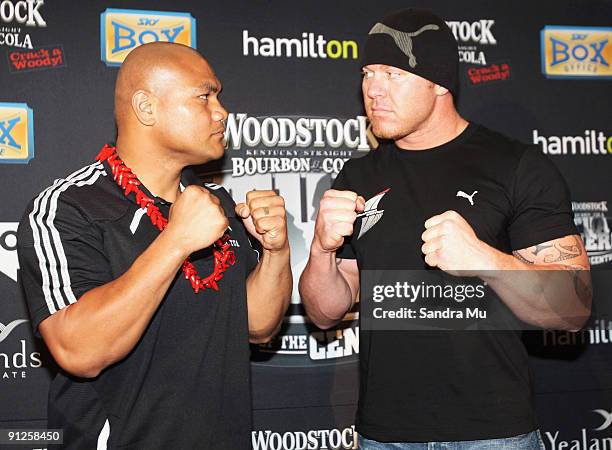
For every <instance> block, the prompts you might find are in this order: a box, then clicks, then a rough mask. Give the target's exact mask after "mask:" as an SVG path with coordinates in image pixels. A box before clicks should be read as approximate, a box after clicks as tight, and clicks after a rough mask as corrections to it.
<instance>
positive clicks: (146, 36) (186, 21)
mask: <svg viewBox="0 0 612 450" xmlns="http://www.w3.org/2000/svg"><path fill="white" fill-rule="evenodd" d="M159 41H162V42H176V43H178V44H183V45H187V46H189V47H192V48H196V23H195V19H194V18H193V16H191V14H189V13H179V12H162V11H141V10H132V9H111V8H108V9H107V10H106V11H104V12H103V13H102V14H100V47H101V49H100V50H101V57H102V61H103V62H104V63H105V64H106V65H107V66H120V65H121V63H122V62H123V60H125V58H126V57H127V55H128V54H129V53H130V52H131V51H132V50H133V49H135V48H136V47H139V46H141V45H143V44H147V43H149V42H159Z"/></svg>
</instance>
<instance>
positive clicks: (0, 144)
mask: <svg viewBox="0 0 612 450" xmlns="http://www.w3.org/2000/svg"><path fill="white" fill-rule="evenodd" d="M32 158H34V120H33V114H32V109H31V108H30V107H28V105H27V104H25V103H0V163H18V164H27V163H28V162H29V161H30V160H31V159H32Z"/></svg>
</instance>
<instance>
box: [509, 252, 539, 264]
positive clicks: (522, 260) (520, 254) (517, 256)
mask: <svg viewBox="0 0 612 450" xmlns="http://www.w3.org/2000/svg"><path fill="white" fill-rule="evenodd" d="M512 254H513V255H514V257H515V258H517V259H518V260H519V261H521V262H524V263H525V264H534V262H533V261H529V260H528V259H527V258H525V257H524V256H523V255H522V253H521V252H520V251H518V250H516V251H514V252H512Z"/></svg>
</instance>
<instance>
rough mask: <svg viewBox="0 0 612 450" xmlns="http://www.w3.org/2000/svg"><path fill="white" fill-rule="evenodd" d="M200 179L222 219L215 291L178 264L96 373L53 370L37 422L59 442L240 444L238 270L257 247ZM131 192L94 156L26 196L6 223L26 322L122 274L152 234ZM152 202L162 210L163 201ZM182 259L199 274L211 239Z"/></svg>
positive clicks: (73, 445) (241, 284)
mask: <svg viewBox="0 0 612 450" xmlns="http://www.w3.org/2000/svg"><path fill="white" fill-rule="evenodd" d="M189 184H200V182H199V180H198V179H197V177H196V176H195V174H194V173H193V172H192V171H190V170H185V171H184V172H183V176H182V185H183V186H187V185H189ZM205 186H206V187H207V188H208V189H209V190H210V191H211V192H212V193H213V194H214V195H216V196H217V197H218V198H219V199H220V200H221V204H222V206H223V209H224V210H225V214H226V215H227V216H228V218H229V222H230V230H231V231H229V234H230V237H231V243H232V248H233V250H234V252H235V254H236V262H235V264H234V265H233V266H230V267H229V268H228V270H227V271H226V272H225V274H224V277H223V278H222V279H221V280H220V282H219V287H220V290H219V291H214V290H205V291H203V292H200V293H199V294H195V293H194V291H193V289H192V288H191V284H190V283H189V282H188V281H187V280H185V279H184V276H183V274H182V272H181V271H179V272H178V273H177V276H176V279H175V280H174V281H173V283H172V284H171V286H170V288H169V289H168V291H167V293H166V295H165V297H164V299H163V300H162V302H161V304H160V306H159V308H158V310H157V311H156V313H155V315H154V316H153V318H152V319H151V322H150V324H149V326H148V328H147V329H146V331H145V333H144V335H143V336H142V338H141V340H140V341H139V342H138V344H137V345H136V347H135V348H134V349H133V350H132V352H131V353H130V354H129V355H128V356H127V357H125V358H124V359H123V360H122V361H120V362H118V363H116V364H114V365H112V366H111V367H108V368H107V369H105V370H104V371H103V372H102V373H101V374H100V375H99V376H98V377H97V378H95V379H79V378H76V377H73V376H71V375H70V374H68V373H66V372H63V371H60V373H59V374H58V375H57V376H56V378H55V379H54V380H53V382H52V384H51V387H50V392H49V409H48V426H49V427H50V428H62V429H63V430H64V446H63V447H62V448H67V449H84V448H107V447H108V448H109V449H110V448H121V449H142V448H148V449H169V448H185V449H187V448H210V449H213V448H214V449H228V450H229V449H231V450H234V449H247V448H250V430H251V403H250V379H249V370H250V369H249V343H248V322H247V307H246V277H247V276H248V274H249V272H250V271H251V270H252V269H253V268H254V266H255V265H256V264H257V253H256V251H255V250H253V249H252V247H251V245H250V242H249V240H248V238H247V235H246V232H245V229H244V227H243V224H242V222H241V220H240V219H239V218H237V217H235V214H234V202H233V201H232V199H231V197H230V196H229V194H228V193H227V192H226V191H225V190H224V189H223V188H221V187H220V186H216V185H212V184H207V185H205ZM141 187H142V188H143V191H144V192H145V194H147V195H148V196H149V197H151V198H154V196H153V195H151V194H150V192H148V191H147V190H146V188H144V186H141ZM133 197H134V194H131V195H130V199H128V198H126V197H125V196H124V195H123V192H122V190H121V188H120V187H119V186H118V185H117V184H116V183H115V182H114V181H113V179H112V171H111V170H110V168H109V166H108V165H107V163H106V162H105V163H104V164H101V163H95V164H92V165H90V166H87V167H85V168H83V169H81V170H78V171H76V172H75V173H73V174H72V175H70V176H68V177H66V178H64V179H60V180H57V181H56V182H55V183H54V184H53V185H52V186H50V187H49V188H48V189H46V190H44V191H43V192H42V193H41V194H40V195H38V196H37V197H36V198H35V199H34V200H33V201H32V202H31V203H30V204H29V206H28V208H27V210H26V213H25V215H24V217H23V219H22V220H21V223H20V225H19V230H18V254H19V262H20V268H21V269H20V272H19V284H20V287H21V290H22V293H23V295H24V297H25V300H26V301H27V305H28V308H29V310H30V315H31V317H32V323H33V326H34V329H35V331H36V332H37V330H38V325H39V324H40V323H41V322H42V321H43V320H44V319H45V318H47V317H49V316H50V315H51V314H53V313H55V312H57V311H59V310H61V309H62V308H65V307H66V306H67V305H70V304H72V303H75V302H77V301H78V299H79V297H80V296H81V295H83V294H84V293H85V292H87V291H89V290H90V289H92V288H94V287H96V286H100V285H102V284H105V283H108V282H109V281H112V280H113V279H115V278H117V277H119V276H121V275H122V274H123V273H125V272H126V271H127V269H128V268H129V267H130V266H131V264H132V263H133V261H134V260H135V259H136V258H137V257H138V256H139V255H140V254H141V253H142V252H143V251H144V250H145V249H146V248H147V247H148V246H149V245H150V244H151V243H152V242H153V240H154V239H155V238H156V237H157V236H158V235H159V233H160V232H159V231H158V230H157V228H155V227H154V226H153V224H152V223H151V220H150V219H149V217H147V216H146V214H144V210H142V209H140V208H139V206H138V205H137V204H136V203H135V202H134V200H133ZM155 203H156V205H157V206H158V207H159V208H160V210H161V212H162V213H163V214H164V216H165V217H167V216H168V212H169V208H170V204H169V203H166V202H164V201H163V200H162V199H155ZM202 226H206V224H202ZM191 261H192V262H193V264H194V265H195V267H196V269H197V270H198V273H199V274H200V276H207V275H208V274H209V273H211V272H212V270H213V256H212V252H211V249H204V250H202V251H199V252H197V253H195V254H193V255H191ZM104 443H106V444H107V446H103V445H102V444H104ZM98 445H100V446H98Z"/></svg>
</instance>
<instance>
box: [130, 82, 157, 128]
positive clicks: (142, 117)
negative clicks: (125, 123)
mask: <svg viewBox="0 0 612 450" xmlns="http://www.w3.org/2000/svg"><path fill="white" fill-rule="evenodd" d="M155 100H156V99H155V97H154V96H153V94H151V93H150V92H147V91H143V90H138V91H136V92H134V95H132V110H133V111H134V114H136V117H137V118H138V121H139V122H140V123H141V124H143V125H145V126H147V127H150V126H153V125H155V123H156V122H157V118H156V117H155Z"/></svg>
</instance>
